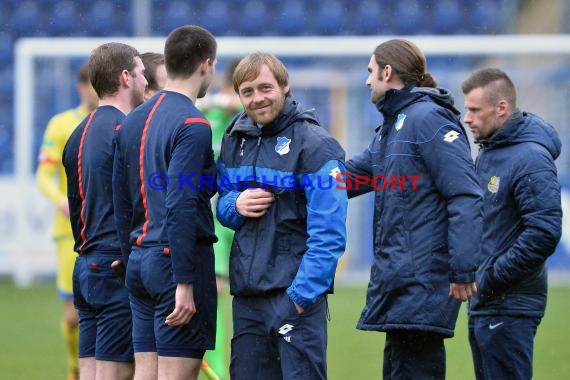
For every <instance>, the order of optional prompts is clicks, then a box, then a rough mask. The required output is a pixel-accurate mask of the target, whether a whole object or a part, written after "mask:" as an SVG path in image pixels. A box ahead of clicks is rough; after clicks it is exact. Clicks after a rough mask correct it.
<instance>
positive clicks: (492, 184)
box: [487, 176, 501, 193]
mask: <svg viewBox="0 0 570 380" xmlns="http://www.w3.org/2000/svg"><path fill="white" fill-rule="evenodd" d="M500 183H501V177H497V176H492V177H491V178H489V183H488V184H487V189H488V190H489V191H490V192H491V193H496V192H497V191H499V184H500Z"/></svg>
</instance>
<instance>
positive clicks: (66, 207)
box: [57, 199, 69, 216]
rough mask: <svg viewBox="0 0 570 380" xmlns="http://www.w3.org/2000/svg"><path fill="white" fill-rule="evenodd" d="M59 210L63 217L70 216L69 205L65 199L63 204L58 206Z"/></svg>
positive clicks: (60, 203)
mask: <svg viewBox="0 0 570 380" xmlns="http://www.w3.org/2000/svg"><path fill="white" fill-rule="evenodd" d="M57 209H58V210H59V212H61V213H62V214H63V215H65V216H69V203H68V202H67V199H64V200H62V201H61V202H59V204H58V205H57Z"/></svg>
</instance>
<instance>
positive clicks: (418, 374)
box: [382, 330, 445, 380]
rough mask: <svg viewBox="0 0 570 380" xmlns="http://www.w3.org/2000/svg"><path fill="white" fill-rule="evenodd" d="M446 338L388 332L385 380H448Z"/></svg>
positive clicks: (410, 331)
mask: <svg viewBox="0 0 570 380" xmlns="http://www.w3.org/2000/svg"><path fill="white" fill-rule="evenodd" d="M443 339H444V336H443V335H441V334H438V333H434V332H428V331H417V330H391V331H387V332H386V343H385V345H384V365H383V368H382V374H383V378H384V380H422V379H426V380H427V379H430V380H440V379H441V380H443V379H445V345H444V343H443Z"/></svg>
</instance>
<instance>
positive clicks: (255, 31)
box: [236, 0, 270, 36]
mask: <svg viewBox="0 0 570 380" xmlns="http://www.w3.org/2000/svg"><path fill="white" fill-rule="evenodd" d="M269 20H270V14H269V12H268V10H267V8H266V7H265V4H264V3H263V2H262V1H260V0H248V1H247V2H246V3H245V5H243V7H241V15H238V17H236V22H237V23H239V25H238V26H239V27H238V32H240V34H244V35H246V36H260V35H264V34H270V31H269V30H268V26H269Z"/></svg>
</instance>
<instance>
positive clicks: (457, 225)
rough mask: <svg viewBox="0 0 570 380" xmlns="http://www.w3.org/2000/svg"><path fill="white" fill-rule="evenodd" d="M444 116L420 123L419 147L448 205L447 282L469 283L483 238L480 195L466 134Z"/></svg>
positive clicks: (438, 114) (431, 116)
mask: <svg viewBox="0 0 570 380" xmlns="http://www.w3.org/2000/svg"><path fill="white" fill-rule="evenodd" d="M443 112H447V111H443V110H440V111H435V112H432V113H430V114H428V115H426V116H425V117H424V118H423V119H422V121H420V123H421V125H419V126H418V128H417V130H418V133H419V141H421V143H419V144H418V147H419V152H420V154H421V156H422V158H423V161H424V163H425V165H426V167H427V169H428V172H429V174H430V177H431V178H432V179H433V181H434V183H435V186H436V187H437V190H438V191H439V193H440V194H441V196H442V197H443V198H444V199H445V201H446V202H447V213H448V220H449V223H448V226H449V227H448V248H449V253H450V261H449V264H450V272H449V279H450V282H454V283H470V282H473V281H475V271H476V269H477V258H478V257H479V251H480V243H481V237H482V228H483V213H482V207H483V191H482V189H481V186H480V184H479V181H478V179H477V175H476V173H475V166H474V164H473V159H472V158H471V148H470V146H469V141H468V140H467V136H466V135H465V131H464V130H463V128H462V127H461V125H460V124H459V121H458V120H452V119H450V117H449V116H447V115H446V114H443ZM466 231H469V233H466Z"/></svg>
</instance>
